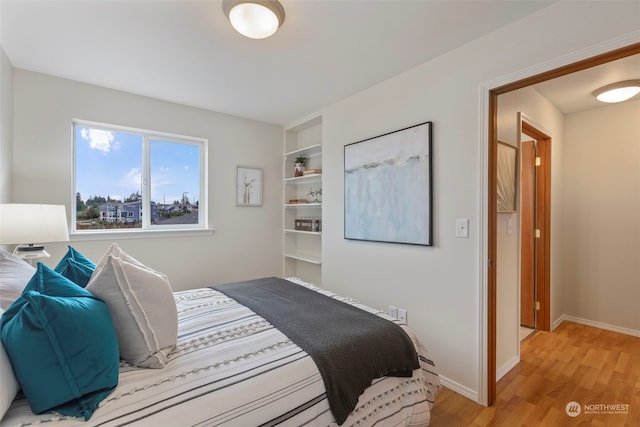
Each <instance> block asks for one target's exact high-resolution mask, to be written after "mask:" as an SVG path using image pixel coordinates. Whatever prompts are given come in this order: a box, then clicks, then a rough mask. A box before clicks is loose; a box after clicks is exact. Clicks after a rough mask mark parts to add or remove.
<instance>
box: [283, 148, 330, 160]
mask: <svg viewBox="0 0 640 427" xmlns="http://www.w3.org/2000/svg"><path fill="white" fill-rule="evenodd" d="M321 155H322V145H320V144H315V145H311V146H309V147H305V148H300V149H299V150H294V151H290V152H288V153H285V154H284V157H285V159H287V160H291V161H293V160H295V158H296V157H299V156H304V157H317V156H321Z"/></svg>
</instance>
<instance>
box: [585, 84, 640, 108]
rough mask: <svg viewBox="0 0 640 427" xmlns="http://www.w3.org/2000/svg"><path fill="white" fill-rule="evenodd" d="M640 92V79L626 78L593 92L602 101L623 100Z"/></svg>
mask: <svg viewBox="0 0 640 427" xmlns="http://www.w3.org/2000/svg"><path fill="white" fill-rule="evenodd" d="M639 93H640V79H635V80H625V81H623V82H617V83H613V84H610V85H606V86H604V87H601V88H600V89H597V90H595V91H593V92H592V94H593V96H595V97H596V99H597V100H598V101H601V102H622V101H626V100H627V99H631V98H633V97H634V96H636V95H637V94H639Z"/></svg>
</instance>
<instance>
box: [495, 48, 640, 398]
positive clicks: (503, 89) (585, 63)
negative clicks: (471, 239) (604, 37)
mask: <svg viewBox="0 0 640 427" xmlns="http://www.w3.org/2000/svg"><path fill="white" fill-rule="evenodd" d="M638 53H640V43H637V42H635V43H633V44H630V45H627V46H624V47H621V48H618V49H614V50H611V51H609V52H605V53H602V54H599V55H596V56H593V57H590V58H587V59H583V60H580V61H577V62H574V63H571V64H568V65H564V66H560V67H558V68H556V69H553V70H550V71H547V72H543V73H540V74H536V75H533V76H530V77H526V78H523V79H520V80H517V81H513V82H511V83H507V84H503V85H501V86H498V87H493V88H491V89H489V90H488V94H487V105H488V114H487V116H488V128H487V139H488V145H487V170H486V178H487V181H486V185H487V187H486V188H487V193H486V206H485V208H486V211H485V212H486V217H487V222H486V226H487V227H486V232H487V233H486V236H487V241H486V259H485V260H483V263H484V262H486V268H485V269H483V271H484V273H485V277H486V294H485V295H486V313H485V314H486V320H485V322H486V323H485V324H486V336H485V341H484V342H485V345H486V359H485V361H486V365H485V366H486V370H485V373H486V374H483V382H485V383H486V396H485V397H486V403H487V405H493V403H494V402H495V399H496V385H497V382H496V313H497V299H496V295H497V292H496V291H497V289H496V271H497V269H496V261H497V260H496V254H497V239H496V225H497V218H496V215H495V212H496V206H497V203H496V182H497V180H496V170H497V165H496V163H497V162H496V159H497V145H498V136H497V115H498V95H500V94H503V93H507V92H511V91H513V90H517V89H521V88H524V87H527V86H532V85H534V84H536V83H540V82H543V81H547V80H551V79H554V78H557V77H561V76H565V75H567V74H570V73H573V72H576V71H581V70H586V69H588V68H591V67H595V66H597V65H601V64H605V63H607V62H611V61H615V60H618V59H622V58H626V57H628V56H631V55H635V54H638ZM547 244H550V241H547ZM547 301H548V300H547ZM545 309H546V310H547V312H549V307H545ZM538 315H539V316H540V313H538ZM538 326H539V327H540V328H542V327H543V326H542V325H538ZM546 327H547V328H550V325H546Z"/></svg>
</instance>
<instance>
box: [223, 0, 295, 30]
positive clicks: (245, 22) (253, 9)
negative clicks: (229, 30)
mask: <svg viewBox="0 0 640 427" xmlns="http://www.w3.org/2000/svg"><path fill="white" fill-rule="evenodd" d="M222 10H223V11H224V14H225V15H226V17H227V18H228V19H229V22H231V25H232V26H233V28H235V30H236V31H237V32H239V33H240V34H242V35H243V36H245V37H249V38H251V39H265V38H267V37H270V36H272V35H273V34H274V33H275V32H276V31H278V28H280V26H281V25H282V23H283V22H284V8H283V7H282V5H281V4H280V3H279V2H278V0H224V1H223V2H222Z"/></svg>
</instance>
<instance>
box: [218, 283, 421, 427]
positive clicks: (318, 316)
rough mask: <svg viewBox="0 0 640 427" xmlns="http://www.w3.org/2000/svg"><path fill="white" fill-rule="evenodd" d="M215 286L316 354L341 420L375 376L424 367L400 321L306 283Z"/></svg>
mask: <svg viewBox="0 0 640 427" xmlns="http://www.w3.org/2000/svg"><path fill="white" fill-rule="evenodd" d="M212 288H213V289H215V290H217V291H220V292H222V293H223V294H225V295H227V296H228V297H230V298H233V299H234V300H236V301H237V302H239V303H240V304H242V305H244V306H246V307H248V308H249V309H251V310H252V311H254V312H255V313H256V314H258V315H260V316H262V317H264V318H265V319H266V320H267V321H268V322H269V323H271V324H272V325H273V326H275V327H276V328H277V329H278V330H280V331H281V332H282V333H283V334H285V335H286V336H287V337H288V338H289V339H291V340H292V341H293V342H294V343H295V344H297V345H298V346H299V347H300V348H302V349H303V350H304V351H305V352H306V353H308V354H309V355H310V356H311V358H312V359H313V361H314V362H315V364H316V365H317V367H318V370H319V371H320V374H321V375H322V379H323V381H324V385H325V388H326V390H327V398H328V400H329V405H330V407H331V412H332V413H333V416H334V418H335V419H336V421H337V422H338V424H342V423H343V422H344V421H345V420H346V418H347V416H348V415H349V413H351V411H353V409H354V408H355V406H356V404H357V402H358V397H359V396H360V395H361V394H362V392H363V391H364V390H365V389H366V388H367V387H368V386H369V385H371V382H372V381H373V380H374V379H376V378H380V377H383V376H396V377H410V376H411V374H412V371H413V370H414V369H417V368H418V367H419V362H418V356H417V353H416V350H415V347H414V346H413V343H412V341H411V339H410V338H409V337H408V336H407V334H406V333H405V332H404V331H403V330H402V328H400V327H399V326H398V325H396V324H395V323H393V322H390V321H388V320H386V319H383V318H381V317H379V316H377V315H375V314H372V313H369V312H366V311H364V310H361V309H359V308H357V307H354V306H352V305H349V304H346V303H344V302H342V301H339V300H336V299H334V298H330V297H327V296H325V295H322V294H320V293H318V292H315V291H313V290H311V289H307V288H305V287H304V286H299V285H296V284H294V283H291V282H289V281H287V280H284V279H279V278H276V277H269V278H263V279H256V280H250V281H245V282H236V283H227V284H223V285H218V286H212Z"/></svg>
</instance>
